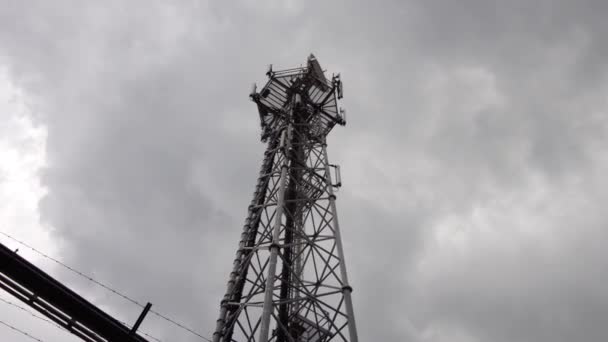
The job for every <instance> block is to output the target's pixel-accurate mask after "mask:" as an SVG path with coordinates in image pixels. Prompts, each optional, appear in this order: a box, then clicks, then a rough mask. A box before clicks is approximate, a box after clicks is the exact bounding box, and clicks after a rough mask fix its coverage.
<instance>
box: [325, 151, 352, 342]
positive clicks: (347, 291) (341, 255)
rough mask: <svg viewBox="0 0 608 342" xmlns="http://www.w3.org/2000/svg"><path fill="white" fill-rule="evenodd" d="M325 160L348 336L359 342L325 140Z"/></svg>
mask: <svg viewBox="0 0 608 342" xmlns="http://www.w3.org/2000/svg"><path fill="white" fill-rule="evenodd" d="M323 158H324V159H325V174H326V176H325V182H326V185H325V186H326V187H327V193H328V194H329V206H330V209H331V213H332V221H333V226H334V235H335V239H336V248H337V250H338V258H340V276H341V278H342V294H343V295H344V304H345V305H346V314H347V315H348V334H349V336H350V342H358V341H359V337H358V336H357V327H356V324H355V312H354V310H353V301H352V298H351V292H352V291H353V288H352V287H350V285H349V283H348V275H347V274H346V262H345V260H344V249H343V248H342V235H341V234H340V223H339V222H338V212H337V210H336V195H334V189H333V185H332V181H331V173H330V170H329V158H327V141H326V140H325V139H324V140H323Z"/></svg>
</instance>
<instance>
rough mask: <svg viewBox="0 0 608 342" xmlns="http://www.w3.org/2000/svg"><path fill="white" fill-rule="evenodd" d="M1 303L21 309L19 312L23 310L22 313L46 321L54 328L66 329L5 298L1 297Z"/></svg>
mask: <svg viewBox="0 0 608 342" xmlns="http://www.w3.org/2000/svg"><path fill="white" fill-rule="evenodd" d="M0 301H2V302H4V303H5V304H8V305H11V306H14V307H15V308H17V309H19V310H21V311H24V312H26V313H28V314H30V315H31V316H33V317H36V318H37V319H39V320H41V321H45V322H47V323H49V324H51V325H53V326H55V327H58V328H61V329H64V327H62V326H61V325H59V324H57V323H55V322H53V321H51V320H50V319H46V318H44V317H40V316H38V315H36V314H34V313H33V312H31V311H30V310H28V309H26V308H25V307H23V306H21V305H19V304H16V303H13V302H11V301H10V300H6V299H4V298H1V297H0Z"/></svg>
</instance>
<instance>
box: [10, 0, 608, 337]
mask: <svg viewBox="0 0 608 342" xmlns="http://www.w3.org/2000/svg"><path fill="white" fill-rule="evenodd" d="M607 9H608V8H606V6H605V5H604V4H603V2H599V1H598V2H592V1H582V2H576V3H574V2H568V1H553V2H547V1H540V2H529V1H510V2H496V1H494V2H488V1H473V0H470V1H460V2H448V1H425V2H423V1H407V2H383V3H382V4H379V3H374V4H371V3H370V4H366V3H361V4H355V3H352V2H348V3H346V2H344V3H333V2H332V3H331V4H319V3H310V2H306V3H299V2H296V1H293V2H280V1H276V2H273V1H268V2H248V1H242V2H239V3H231V4H225V3H219V2H218V3H212V4H206V3H201V2H194V1H191V2H175V3H171V2H129V3H120V2H104V3H103V4H102V3H99V4H95V5H91V4H88V5H83V4H81V3H76V4H75V3H71V2H69V1H65V2H53V4H52V5H51V4H49V3H47V2H29V3H28V4H25V3H21V2H9V3H8V4H7V5H6V6H4V9H3V10H2V12H0V13H1V14H0V16H1V19H2V21H1V22H2V24H1V25H2V26H1V28H0V49H1V51H2V54H1V57H0V58H2V62H3V63H5V64H7V65H8V67H9V68H10V71H11V75H12V78H13V80H14V81H15V82H16V83H17V84H18V85H20V86H21V87H23V88H24V89H25V91H26V92H27V94H28V95H29V98H30V99H31V101H32V103H33V105H34V108H35V109H37V112H36V115H37V118H38V119H39V120H40V121H41V122H42V123H43V124H45V125H46V126H47V127H48V130H49V131H48V142H47V149H48V164H49V167H48V169H47V170H46V171H45V174H44V178H43V180H44V183H45V185H46V186H47V187H48V191H49V193H48V195H47V196H46V197H45V199H44V200H43V201H42V203H41V212H42V215H43V219H44V220H45V221H46V222H48V223H49V224H51V225H52V226H53V227H54V228H55V234H56V236H57V238H58V239H61V240H62V241H65V246H63V248H62V251H63V253H64V255H66V258H67V261H68V262H69V263H71V264H73V265H74V266H76V267H77V268H81V269H84V270H87V271H88V272H89V273H93V274H95V275H96V276H97V277H99V278H101V279H104V280H105V281H106V282H108V283H110V284H112V285H114V286H116V287H117V288H120V289H121V290H123V291H125V292H127V293H130V294H133V295H134V296H136V297H137V298H138V299H140V300H141V301H145V300H150V301H152V302H153V303H154V304H155V305H157V306H158V308H159V310H164V311H167V312H168V313H170V314H172V315H173V316H176V317H178V318H179V319H180V320H184V321H186V322H187V323H188V324H189V325H191V326H195V327H197V328H198V329H199V330H200V331H202V332H203V333H207V332H210V331H211V329H212V327H213V325H214V322H215V318H216V315H217V309H218V303H219V299H220V297H221V295H222V292H223V290H224V286H225V280H226V278H227V275H228V271H229V268H230V265H231V262H232V257H233V255H234V249H235V248H236V242H237V238H238V234H239V230H240V227H241V224H242V220H243V217H244V214H245V209H246V206H247V204H248V202H249V196H250V193H251V191H252V190H253V184H254V181H255V176H256V174H255V173H256V172H257V170H258V165H257V164H258V163H259V161H260V158H261V155H262V153H261V152H262V150H263V146H262V145H261V143H259V142H257V141H258V137H259V136H258V131H257V130H258V127H259V124H258V122H257V114H256V113H255V107H254V106H253V105H252V104H251V103H250V102H248V101H247V92H248V91H249V86H250V84H251V82H254V81H261V80H262V79H263V78H262V76H263V72H264V67H265V65H266V64H267V63H275V65H277V68H279V67H281V66H284V67H290V66H293V65H294V64H299V63H303V62H304V61H305V57H306V56H307V55H308V53H310V52H311V51H312V52H314V53H316V54H317V56H318V57H319V58H320V60H321V63H322V64H323V66H324V67H325V68H327V69H328V70H329V71H330V72H341V73H342V75H343V78H344V81H345V84H346V97H345V102H344V103H345V106H346V108H347V111H348V119H349V123H348V125H347V126H346V128H340V129H336V132H334V133H332V137H331V138H330V144H331V146H330V158H332V159H333V160H334V161H336V162H338V163H341V164H342V166H343V180H344V183H345V186H344V188H343V189H342V191H341V192H340V193H339V194H338V196H339V202H338V203H339V204H338V205H339V208H338V210H339V212H340V215H341V221H342V222H343V225H344V228H343V229H344V239H345V244H346V247H347V251H346V252H347V263H348V266H349V269H350V272H351V274H352V275H351V277H352V280H351V282H352V283H353V286H354V288H355V292H354V298H355V308H356V311H357V314H358V322H359V330H360V336H361V337H362V340H382V341H403V340H411V341H513V340H517V341H572V340H584V341H600V340H602V335H603V325H604V323H603V320H602V319H603V318H605V317H606V316H607V315H608V303H606V301H605V294H604V293H603V291H602V288H601V286H602V284H603V283H604V282H605V281H606V279H605V277H604V276H603V275H605V274H606V272H605V271H606V266H607V265H606V264H605V262H604V260H605V259H606V255H605V252H603V249H602V247H601V245H600V244H599V243H595V241H603V240H605V238H606V233H605V232H604V231H603V229H602V227H604V226H605V224H606V222H607V218H606V217H605V215H604V214H603V211H602V210H601V208H600V207H599V205H598V203H602V201H604V200H605V199H606V195H607V194H606V192H605V190H604V189H605V183H604V182H603V181H602V173H603V171H605V169H606V160H605V156H604V152H603V151H604V150H605V147H606V143H607V142H606V139H605V136H606V128H607V122H606V108H607V103H606V100H605V93H606V88H607V87H606V82H605V81H606V80H605V71H606V64H605V62H604V60H603V56H605V51H606V39H607V38H606V37H605V35H604V34H603V33H604V32H606V24H605V21H604V20H603V18H602V13H606V10H607ZM82 286H83V290H84V291H87V293H89V294H91V295H94V296H95V298H96V299H97V303H100V304H103V305H105V306H107V307H108V308H109V309H110V310H113V312H116V313H118V314H119V315H122V316H123V317H125V318H124V319H129V318H130V317H133V316H134V315H136V314H137V309H133V308H130V307H128V306H127V304H124V305H123V304H120V303H118V302H116V301H115V300H114V299H112V298H111V297H110V296H108V295H105V294H104V293H103V292H100V291H97V290H94V289H92V288H89V287H86V286H84V285H82ZM148 324H150V323H148ZM149 329H151V330H153V331H154V332H156V333H158V334H160V335H163V336H166V337H169V336H171V337H172V338H173V340H184V341H186V340H189V337H187V336H185V335H183V337H175V336H177V335H174V334H173V332H171V331H170V330H168V328H167V327H166V326H164V325H161V323H157V322H154V324H151V325H150V326H149ZM161 337H162V336H161Z"/></svg>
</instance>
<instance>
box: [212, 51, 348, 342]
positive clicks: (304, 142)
mask: <svg viewBox="0 0 608 342" xmlns="http://www.w3.org/2000/svg"><path fill="white" fill-rule="evenodd" d="M266 75H268V78H269V80H268V83H266V85H265V86H264V88H263V89H262V90H261V91H260V92H259V93H258V92H257V90H256V86H255V85H254V87H253V91H252V93H251V95H250V97H251V99H252V100H253V101H254V102H255V103H256V104H257V107H258V111H259V114H260V120H261V123H262V141H263V142H266V143H267V149H266V152H265V153H264V159H263V161H262V167H261V170H260V175H259V178H258V181H257V185H256V187H255V192H254V193H253V200H252V202H251V205H250V206H249V210H248V215H247V218H246V220H245V225H244V227H243V232H242V234H241V240H240V242H239V247H238V250H237V252H236V258H235V259H234V264H233V269H232V272H231V273H230V277H229V280H228V286H227V291H226V294H225V296H224V298H223V299H222V301H221V309H220V316H219V319H218V320H217V326H216V330H215V332H214V334H213V341H214V342H232V341H236V342H245V341H248V342H249V341H251V342H268V341H273V342H275V341H276V342H288V341H289V342H303V341H307V342H308V341H312V342H327V341H349V342H357V341H358V338H357V330H356V327H355V317H354V313H353V305H352V301H351V292H352V288H351V287H350V285H349V283H348V278H347V274H346V266H345V263H344V251H343V248H342V241H341V237H340V225H339V224H338V216H337V213H336V204H335V201H336V196H335V195H334V190H335V189H336V188H337V187H339V186H340V172H339V171H340V169H339V167H337V166H336V165H332V164H330V163H329V161H328V159H327V143H326V138H327V135H328V134H329V132H330V131H331V129H332V128H333V127H334V126H335V125H336V124H338V125H344V124H345V123H346V121H345V117H344V111H342V110H341V109H340V110H338V99H341V98H342V82H341V81H340V75H333V76H332V78H331V80H327V79H326V78H325V75H324V73H323V70H322V69H321V66H320V65H319V63H318V61H317V59H316V58H315V57H314V56H313V55H310V57H309V58H308V61H307V65H306V67H300V68H295V69H288V70H281V71H273V70H272V65H271V66H270V67H269V70H268V72H267V73H266ZM332 175H333V176H334V177H332ZM332 178H334V180H333V181H332Z"/></svg>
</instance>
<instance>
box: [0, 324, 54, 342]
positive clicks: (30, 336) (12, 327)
mask: <svg viewBox="0 0 608 342" xmlns="http://www.w3.org/2000/svg"><path fill="white" fill-rule="evenodd" d="M0 324H2V325H4V326H6V327H8V328H10V329H12V330H14V331H16V332H18V333H20V334H21V335H23V336H27V337H28V338H30V339H32V340H34V341H38V342H44V341H43V340H41V339H39V338H37V337H34V336H32V335H30V334H28V333H26V332H25V331H23V330H21V329H18V328H15V327H14V326H12V325H10V324H8V323H6V322H4V321H1V320H0Z"/></svg>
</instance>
